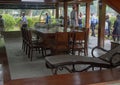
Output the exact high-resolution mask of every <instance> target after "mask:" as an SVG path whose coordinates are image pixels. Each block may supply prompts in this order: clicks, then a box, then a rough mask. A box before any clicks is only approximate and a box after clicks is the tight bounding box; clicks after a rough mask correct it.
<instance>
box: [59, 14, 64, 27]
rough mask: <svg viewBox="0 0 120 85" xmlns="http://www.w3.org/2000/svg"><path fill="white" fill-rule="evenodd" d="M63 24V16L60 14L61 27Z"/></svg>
mask: <svg viewBox="0 0 120 85" xmlns="http://www.w3.org/2000/svg"><path fill="white" fill-rule="evenodd" d="M63 25H64V17H63V16H62V15H61V16H60V26H61V27H63Z"/></svg>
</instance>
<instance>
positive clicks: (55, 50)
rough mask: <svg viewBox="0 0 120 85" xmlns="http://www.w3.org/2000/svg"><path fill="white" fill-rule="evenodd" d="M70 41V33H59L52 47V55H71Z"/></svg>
mask: <svg viewBox="0 0 120 85" xmlns="http://www.w3.org/2000/svg"><path fill="white" fill-rule="evenodd" d="M68 39H69V37H68V32H57V33H56V34H55V42H53V46H52V47H51V52H52V55H56V54H66V53H69V46H68Z"/></svg>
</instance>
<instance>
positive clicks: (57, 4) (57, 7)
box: [56, 3, 59, 19]
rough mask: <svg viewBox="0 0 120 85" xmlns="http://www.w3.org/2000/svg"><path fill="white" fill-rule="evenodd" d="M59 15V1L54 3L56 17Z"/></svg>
mask: <svg viewBox="0 0 120 85" xmlns="http://www.w3.org/2000/svg"><path fill="white" fill-rule="evenodd" d="M58 17H59V3H56V18H57V19H58Z"/></svg>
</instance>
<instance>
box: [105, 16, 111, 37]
mask: <svg viewBox="0 0 120 85" xmlns="http://www.w3.org/2000/svg"><path fill="white" fill-rule="evenodd" d="M106 22H107V23H108V30H107V31H108V33H107V36H108V38H109V36H110V29H111V21H110V20H109V15H106Z"/></svg>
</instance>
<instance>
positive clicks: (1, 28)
mask: <svg viewBox="0 0 120 85" xmlns="http://www.w3.org/2000/svg"><path fill="white" fill-rule="evenodd" d="M2 31H4V20H3V18H2V15H0V36H1V32H2Z"/></svg>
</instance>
